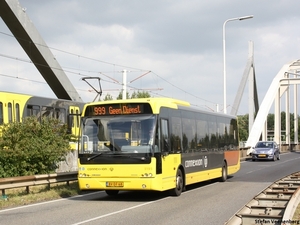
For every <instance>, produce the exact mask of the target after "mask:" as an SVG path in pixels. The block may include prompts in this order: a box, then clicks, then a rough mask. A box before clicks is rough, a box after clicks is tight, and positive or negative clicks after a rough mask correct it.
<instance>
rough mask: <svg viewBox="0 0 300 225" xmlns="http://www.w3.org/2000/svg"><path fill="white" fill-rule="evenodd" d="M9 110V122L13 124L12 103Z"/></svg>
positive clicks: (9, 104)
mask: <svg viewBox="0 0 300 225" xmlns="http://www.w3.org/2000/svg"><path fill="white" fill-rule="evenodd" d="M7 110H8V122H10V123H11V122H12V105H11V103H10V102H9V103H8V104H7Z"/></svg>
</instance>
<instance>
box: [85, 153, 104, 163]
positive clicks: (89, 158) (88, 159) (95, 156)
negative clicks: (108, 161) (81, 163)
mask: <svg viewBox="0 0 300 225" xmlns="http://www.w3.org/2000/svg"><path fill="white" fill-rule="evenodd" d="M100 155H102V152H101V153H98V154H97V155H93V156H92V157H88V158H87V159H86V161H91V160H92V159H94V158H97V157H98V156H100Z"/></svg>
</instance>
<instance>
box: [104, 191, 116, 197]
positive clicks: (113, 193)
mask: <svg viewBox="0 0 300 225" xmlns="http://www.w3.org/2000/svg"><path fill="white" fill-rule="evenodd" d="M105 192H106V194H107V195H109V196H115V195H117V194H118V193H119V190H106V191H105Z"/></svg>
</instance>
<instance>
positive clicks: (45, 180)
mask: <svg viewBox="0 0 300 225" xmlns="http://www.w3.org/2000/svg"><path fill="white" fill-rule="evenodd" d="M77 175H78V172H77V171H74V172H64V173H54V174H42V175H32V176H22V177H9V178H0V190H1V191H2V196H5V190H7V189H12V188H20V187H26V192H27V193H29V187H30V186H36V185H45V184H47V185H48V188H49V189H50V184H53V183H60V182H67V184H68V185H69V182H70V181H74V180H77Z"/></svg>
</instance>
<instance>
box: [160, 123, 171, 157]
mask: <svg viewBox="0 0 300 225" xmlns="http://www.w3.org/2000/svg"><path fill="white" fill-rule="evenodd" d="M160 124H161V148H162V151H163V152H169V151H170V147H169V146H170V144H169V125H168V120H166V119H161V120H160Z"/></svg>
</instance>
